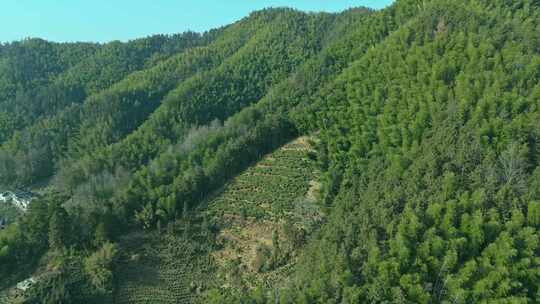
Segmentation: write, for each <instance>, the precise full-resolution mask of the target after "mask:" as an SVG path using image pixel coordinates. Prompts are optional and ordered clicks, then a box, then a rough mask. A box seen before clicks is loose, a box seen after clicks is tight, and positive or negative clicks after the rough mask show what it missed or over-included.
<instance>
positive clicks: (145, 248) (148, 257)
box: [115, 233, 209, 304]
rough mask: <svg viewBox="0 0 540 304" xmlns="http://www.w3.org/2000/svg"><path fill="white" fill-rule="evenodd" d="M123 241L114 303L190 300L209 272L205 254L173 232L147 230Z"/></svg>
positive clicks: (186, 301) (181, 303)
mask: <svg viewBox="0 0 540 304" xmlns="http://www.w3.org/2000/svg"><path fill="white" fill-rule="evenodd" d="M125 242H126V244H125V245H124V247H123V248H124V256H123V261H122V263H121V265H120V266H119V267H120V268H121V269H118V272H117V273H118V277H117V288H116V294H115V303H119V304H124V303H125V304H145V303H156V304H162V303H163V304H168V303H177V304H187V303H192V301H193V299H194V298H195V296H196V295H197V293H198V291H200V290H201V286H200V285H201V281H202V278H204V274H203V273H206V272H208V267H209V266H208V265H206V264H209V261H207V260H205V258H204V257H206V256H208V255H207V254H199V252H197V247H198V246H197V245H196V244H193V243H192V242H188V241H186V240H184V239H182V237H181V236H176V235H169V234H166V235H159V234H157V233H148V234H144V235H143V234H141V235H138V236H134V237H132V238H131V239H129V240H126V241H125Z"/></svg>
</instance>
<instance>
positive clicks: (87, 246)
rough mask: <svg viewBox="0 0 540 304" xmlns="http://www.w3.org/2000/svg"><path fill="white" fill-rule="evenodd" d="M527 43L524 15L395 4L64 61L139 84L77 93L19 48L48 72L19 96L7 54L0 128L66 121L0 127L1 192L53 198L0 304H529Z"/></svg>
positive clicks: (533, 284) (271, 13)
mask: <svg viewBox="0 0 540 304" xmlns="http://www.w3.org/2000/svg"><path fill="white" fill-rule="evenodd" d="M539 26H540V5H539V3H538V1H536V0H522V1H506V0H459V1H456V0H397V1H396V2H395V3H394V4H392V5H391V6H389V7H388V8H385V9H383V10H380V11H371V10H368V9H362V8H359V9H351V10H347V11H344V12H342V13H338V14H324V13H321V14H319V13H302V12H298V11H295V10H291V9H266V10H262V11H259V12H255V13H253V14H251V15H250V16H249V17H246V18H244V19H243V20H241V21H239V22H236V23H234V24H232V25H230V26H227V27H224V28H222V29H219V30H216V31H212V32H210V33H207V34H205V35H193V34H189V33H188V34H185V36H179V37H176V38H174V37H173V38H167V39H165V40H160V39H157V40H158V41H154V42H152V41H153V40H152V39H149V40H143V41H147V42H148V45H146V44H144V43H143V44H144V45H145V47H143V48H142V49H140V52H138V51H136V50H133V52H134V53H133V54H134V55H133V56H131V55H129V54H132V53H131V51H129V50H131V48H132V47H133V48H136V45H137V43H136V42H133V43H134V44H127V45H121V46H118V47H119V48H120V49H123V48H126V52H127V54H125V53H124V52H120V54H119V55H118V56H112V57H109V56H105V54H104V53H103V50H105V49H107V47H106V46H99V45H73V52H76V50H79V51H81V52H82V53H81V54H80V57H81V59H82V60H83V61H84V62H107V60H109V59H110V58H112V61H116V60H119V61H122V62H123V61H124V60H125V62H132V61H134V62H135V63H136V64H134V65H133V66H132V65H128V66H129V67H132V68H126V66H125V65H124V64H122V63H120V64H118V65H115V64H111V65H110V66H111V69H112V71H111V73H112V75H110V76H111V77H109V76H108V74H107V73H105V74H101V73H99V69H97V70H96V69H95V66H94V68H92V65H90V68H89V74H84V73H83V75H84V77H81V78H77V77H75V76H74V74H73V73H75V75H79V72H84V71H85V69H84V68H83V67H80V66H78V64H77V63H76V62H72V61H70V60H67V61H65V62H64V61H62V60H64V59H69V58H71V57H70V56H69V55H64V54H65V53H64V51H65V50H67V51H69V50H71V47H70V45H67V46H58V45H55V44H49V43H47V42H42V41H29V42H27V43H28V44H29V45H30V46H32V45H34V43H35V44H37V45H40V48H43V49H42V50H41V51H39V52H42V53H43V54H47V56H45V57H43V58H44V59H43V60H44V61H46V62H50V63H51V66H52V67H54V68H52V69H50V68H51V66H49V65H47V64H44V63H43V62H41V61H40V60H38V59H36V58H39V56H36V54H34V53H32V52H33V51H32V50H34V49H35V48H34V47H31V48H30V50H28V52H30V53H29V54H27V53H24V56H27V55H28V56H29V57H28V60H30V59H32V60H30V61H29V69H36V73H35V74H32V73H29V74H28V75H26V74H25V73H26V72H28V71H26V70H24V71H23V72H25V73H23V74H18V73H15V71H13V67H16V66H17V64H16V63H17V62H19V59H18V58H26V57H24V56H22V55H21V56H22V57H18V56H14V53H10V51H9V48H15V49H18V47H19V45H18V44H16V43H15V44H14V45H11V46H10V45H8V46H2V47H1V48H0V89H2V88H8V87H9V90H7V89H6V90H7V91H5V92H2V94H0V105H3V104H6V105H7V104H14V105H17V103H18V102H20V103H21V105H24V104H30V105H33V101H35V102H36V105H35V106H36V109H39V108H40V107H41V106H40V104H41V103H42V101H44V100H45V101H52V100H59V101H60V102H59V103H58V104H57V107H53V109H52V110H51V111H50V113H49V112H47V111H45V112H44V113H38V115H36V116H35V117H30V118H29V119H28V121H26V122H25V123H24V124H21V125H20V126H18V125H15V124H13V121H10V119H9V117H10V114H9V113H11V112H14V113H17V114H18V115H22V116H25V115H26V114H25V113H31V112H32V111H33V110H29V109H32V107H30V108H28V107H26V106H22V107H21V108H18V107H16V106H15V107H10V108H9V109H8V108H6V109H7V110H6V113H8V112H9V111H11V112H9V113H8V114H7V115H6V114H4V115H2V114H0V142H2V144H1V146H0V184H5V185H7V186H10V187H13V186H17V185H28V184H33V183H35V182H41V183H44V184H46V185H47V186H48V188H46V189H44V190H43V195H42V197H41V198H40V199H39V200H36V201H35V202H33V203H32V204H31V205H30V208H29V209H28V211H27V213H25V214H24V215H23V216H22V217H21V218H20V219H19V220H18V221H17V222H16V223H14V224H12V225H10V226H8V228H7V229H5V230H2V231H0V289H5V288H7V287H9V286H14V285H15V284H16V283H17V282H19V281H22V280H24V279H26V278H28V277H30V276H31V275H34V276H35V277H36V278H39V280H38V282H37V283H36V284H35V285H34V286H32V287H31V288H30V289H29V290H28V291H27V292H26V293H25V294H24V297H25V299H26V302H28V303H60V302H62V303H150V302H152V301H154V302H156V301H157V302H162V303H175V302H181V303H193V302H201V303H426V304H427V303H536V302H539V301H540V289H539V286H540V234H539V232H538V229H539V228H540V191H539V190H538V189H540V187H539V185H540V169H539V160H540V124H539V123H538V121H539V119H540V112H539V110H540V55H539V54H540V32H539V31H538V30H537V29H538V28H539ZM175 41H176V42H175ZM168 43H171V44H172V46H171V47H165V46H163V47H160V45H162V44H163V45H168ZM22 44H23V45H24V43H22ZM154 44H155V45H154ZM109 47H113V48H114V46H112V45H111V46H109ZM23 48H25V46H23ZM136 49H137V48H136ZM6 52H7V53H6ZM68 53H69V52H68ZM106 53H108V52H106ZM113 53H114V52H113ZM6 54H8V55H9V54H10V55H9V56H7V55H6ZM124 55H125V56H124ZM6 56H7V57H6ZM10 56H11V57H10ZM77 56H79V55H77ZM96 56H97V57H96ZM63 58H64V59H63ZM115 58H117V59H115ZM21 60H22V59H21ZM2 64H3V65H2ZM6 67H7V68H6ZM70 71H72V72H73V71H75V72H73V73H72V72H70ZM21 75H23V76H24V77H22V76H21ZM19 76H21V77H22V78H21V77H19ZM66 77H67V78H66ZM65 79H70V80H69V81H70V82H69V81H67V80H66V81H67V82H66V83H72V84H73V83H75V84H76V83H79V84H80V85H83V84H85V85H86V86H83V87H84V89H83V91H84V94H82V95H80V96H79V95H77V96H75V97H74V96H70V95H69V94H68V93H69V92H68V91H64V90H63V89H62V88H63V87H62V86H59V87H56V86H55V84H56V82H57V81H60V82H61V83H64V80H65ZM91 79H93V80H95V81H96V82H94V83H92V82H89V81H90V80H91ZM109 80H110V81H109ZM75 84H74V85H75ZM16 87H19V88H21V89H20V90H29V91H30V92H48V90H49V89H51V88H54V89H51V90H50V92H52V93H51V94H53V93H54V94H56V93H55V92H63V93H62V94H59V95H58V99H54V98H53V99H51V98H48V97H50V96H49V95H47V94H45V95H43V96H45V97H47V98H41V97H39V98H38V97H33V95H29V96H28V98H18V97H17V96H18V95H17V90H16V89H14V88H16ZM56 89H59V91H58V90H56ZM20 90H19V91H20ZM42 90H43V91H42ZM64 93H66V94H64ZM40 94H41V93H40ZM54 94H53V95H54ZM35 95H36V96H38V95H39V94H37V93H36V94H35ZM39 96H42V95H39ZM43 96H42V97H43ZM70 101H72V102H70ZM53 103H54V102H53ZM45 104H47V103H45ZM3 109H4V108H2V110H3ZM2 128H3V130H5V131H2ZM307 138H310V139H307Z"/></svg>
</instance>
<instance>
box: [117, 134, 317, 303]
mask: <svg viewBox="0 0 540 304" xmlns="http://www.w3.org/2000/svg"><path fill="white" fill-rule="evenodd" d="M310 151H312V150H311V147H310V145H309V144H308V143H307V139H306V138H304V137H303V138H300V139H297V140H294V141H292V142H290V143H288V144H286V145H284V146H283V147H281V148H279V149H277V150H276V151H274V152H272V153H270V154H268V155H266V156H265V157H264V158H263V159H262V160H261V161H259V162H257V163H256V164H254V165H253V166H252V167H250V168H249V169H247V170H246V171H244V172H243V173H241V174H240V175H238V176H237V177H235V178H234V179H233V180H231V182H230V183H229V184H228V185H226V186H225V187H224V188H223V189H221V190H219V191H218V192H216V193H214V194H213V195H212V198H210V199H209V201H208V202H207V203H206V204H204V205H201V206H200V207H199V208H198V210H196V211H194V212H193V213H192V214H191V215H190V216H189V217H183V218H179V219H178V220H177V221H176V222H175V223H170V224H169V225H167V226H166V227H160V228H159V229H158V231H157V232H146V233H133V234H130V235H128V236H126V237H124V238H122V240H121V241H120V246H121V251H122V257H121V262H120V263H119V264H118V265H117V268H118V272H117V284H118V285H117V287H116V289H115V290H116V291H115V296H114V298H115V303H134V304H135V303H191V302H192V301H193V300H195V299H197V297H198V296H201V295H202V294H203V293H204V294H206V293H208V290H210V289H211V290H213V291H214V292H217V291H218V290H219V292H221V293H228V292H231V291H230V290H233V291H234V290H238V289H244V288H248V289H251V288H254V287H256V286H258V285H259V284H264V285H265V286H281V285H284V284H285V280H287V278H288V277H289V274H290V271H291V270H292V268H293V267H294V264H295V261H296V258H297V256H298V254H299V252H300V251H301V249H302V248H303V246H304V244H305V241H306V239H307V237H308V236H309V234H310V233H311V232H313V228H314V226H315V225H317V224H318V223H320V221H321V220H322V217H323V213H322V210H321V208H320V206H318V205H317V204H316V199H315V197H316V195H317V172H316V168H315V164H314V161H313V160H310V159H309V155H308V154H309V152H310ZM278 193H279V194H278ZM263 251H264V252H263ZM266 255H268V256H266ZM211 293H212V292H210V294H211Z"/></svg>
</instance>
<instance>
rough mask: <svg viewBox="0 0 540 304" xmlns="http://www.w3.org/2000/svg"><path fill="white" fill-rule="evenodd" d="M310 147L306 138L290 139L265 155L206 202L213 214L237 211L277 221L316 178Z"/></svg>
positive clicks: (290, 208) (218, 214)
mask: <svg viewBox="0 0 540 304" xmlns="http://www.w3.org/2000/svg"><path fill="white" fill-rule="evenodd" d="M309 151H310V147H309V145H308V144H307V142H306V140H305V138H301V139H299V140H296V141H293V142H291V143H289V144H287V145H285V146H284V147H282V148H281V149H279V150H277V151H275V152H274V153H271V154H270V155H268V156H266V157H265V158H264V159H263V160H262V161H260V162H259V163H258V164H257V165H256V166H253V167H250V168H249V169H247V170H246V171H245V172H244V173H242V174H241V175H239V176H237V177H236V178H234V179H233V180H232V181H231V182H230V183H229V185H227V186H226V188H225V190H224V191H223V192H222V193H220V194H219V195H217V196H216V197H215V198H214V199H213V200H211V202H210V203H209V212H210V213H211V214H213V215H215V216H220V215H224V214H229V215H230V214H236V215H241V216H244V217H254V218H256V219H259V220H260V219H268V220H279V219H283V218H284V217H287V216H288V215H289V214H290V212H291V211H292V209H293V208H294V207H295V204H294V202H295V200H297V199H299V198H303V197H304V196H305V195H306V193H307V192H308V190H309V188H310V181H312V180H314V179H315V176H316V172H315V170H314V164H313V161H312V160H310V159H309V158H308V152H309Z"/></svg>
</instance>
